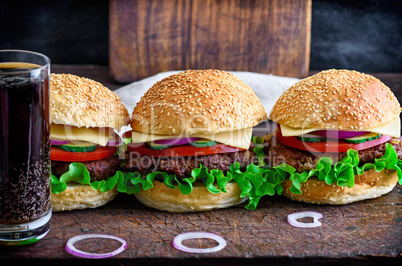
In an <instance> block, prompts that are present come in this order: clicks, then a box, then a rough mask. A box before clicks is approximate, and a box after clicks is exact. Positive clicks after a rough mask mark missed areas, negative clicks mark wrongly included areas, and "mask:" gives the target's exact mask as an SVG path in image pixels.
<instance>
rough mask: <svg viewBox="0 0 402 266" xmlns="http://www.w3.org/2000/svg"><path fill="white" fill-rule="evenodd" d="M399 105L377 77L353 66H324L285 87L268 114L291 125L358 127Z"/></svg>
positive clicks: (393, 113) (386, 116) (381, 119)
mask: <svg viewBox="0 0 402 266" xmlns="http://www.w3.org/2000/svg"><path fill="white" fill-rule="evenodd" d="M400 111H401V110H400V105H399V102H398V100H397V99H396V97H395V96H394V94H393V93H392V92H391V90H390V89H389V88H388V87H387V86H386V85H385V84H384V83H382V82H381V81H380V80H378V79H377V78H375V77H373V76H371V75H366V74H363V73H359V72H357V71H352V70H335V69H331V70H326V71H322V72H319V73H317V74H315V75H313V76H310V77H307V78H305V79H302V80H301V81H299V82H297V83H296V84H294V85H293V86H292V87H290V88H289V89H288V90H287V91H285V92H284V93H283V94H282V95H281V96H280V97H279V99H278V101H277V102H276V103H275V105H274V107H273V108H272V111H271V114H270V118H271V119H272V120H273V121H275V122H277V123H279V124H281V125H285V126H289V127H293V128H327V129H343V130H358V129H363V128H371V127H375V126H378V125H381V124H384V123H386V122H389V121H391V120H392V119H394V118H396V117H398V116H399V113H400Z"/></svg>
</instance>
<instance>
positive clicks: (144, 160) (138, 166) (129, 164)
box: [121, 145, 255, 179]
mask: <svg viewBox="0 0 402 266" xmlns="http://www.w3.org/2000/svg"><path fill="white" fill-rule="evenodd" d="M253 147H254V146H253V145H252V146H250V149H249V150H242V151H238V152H230V153H220V154H211V155H200V156H183V157H148V156H136V155H132V154H131V155H129V156H130V158H127V161H126V162H125V163H123V164H122V168H121V170H122V171H126V172H127V171H129V172H138V173H141V174H146V173H152V172H155V171H161V172H167V173H168V174H175V175H176V177H177V178H179V179H182V178H185V177H190V175H191V171H192V170H193V169H194V168H199V167H200V165H203V166H205V167H206V168H208V169H209V170H211V169H219V170H222V171H223V172H224V173H226V172H227V171H228V170H229V169H230V166H231V165H232V164H233V163H235V162H239V164H240V169H242V170H244V169H245V168H246V167H247V165H249V164H250V163H251V162H253V160H255V156H254V152H253V151H252V149H253Z"/></svg>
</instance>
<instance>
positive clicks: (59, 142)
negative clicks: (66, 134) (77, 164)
mask: <svg viewBox="0 0 402 266" xmlns="http://www.w3.org/2000/svg"><path fill="white" fill-rule="evenodd" d="M70 142H71V141H69V140H59V139H51V140H50V143H51V144H52V145H55V146H57V145H65V144H68V143H70Z"/></svg>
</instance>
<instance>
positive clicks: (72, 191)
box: [52, 183, 118, 212]
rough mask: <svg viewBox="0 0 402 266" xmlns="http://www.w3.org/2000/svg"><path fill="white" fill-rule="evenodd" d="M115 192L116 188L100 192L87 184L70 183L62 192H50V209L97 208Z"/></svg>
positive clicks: (112, 197) (106, 201)
mask: <svg viewBox="0 0 402 266" xmlns="http://www.w3.org/2000/svg"><path fill="white" fill-rule="evenodd" d="M117 194H118V191H117V190H116V188H114V189H113V190H110V191H107V192H103V193H102V192H100V191H99V190H95V189H93V188H92V187H91V186H88V185H82V184H74V183H71V184H67V189H66V190H64V191H63V192H61V193H59V194H54V193H52V209H53V211H54V212H57V211H71V210H76V209H87V208H97V207H100V206H103V205H105V204H106V203H108V202H109V201H111V200H113V199H114V197H115V196H116V195H117Z"/></svg>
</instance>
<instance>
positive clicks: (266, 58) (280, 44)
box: [109, 0, 311, 83]
mask: <svg viewBox="0 0 402 266" xmlns="http://www.w3.org/2000/svg"><path fill="white" fill-rule="evenodd" d="M109 27H110V33H109V38H110V42H109V49H110V69H111V74H112V76H113V77H114V79H115V80H116V81H118V82H122V83H127V82H131V81H135V80H138V79H142V78H144V77H148V76H151V75H154V74H156V73H159V72H163V71H168V70H185V69H207V68H215V69H221V70H229V71H230V70H232V71H251V72H258V73H272V74H274V75H280V76H288V77H298V78H302V77H305V76H306V75H307V73H308V70H309V57H310V29H311V0H175V1H173V0H153V1H150V0H110V26H109Z"/></svg>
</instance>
